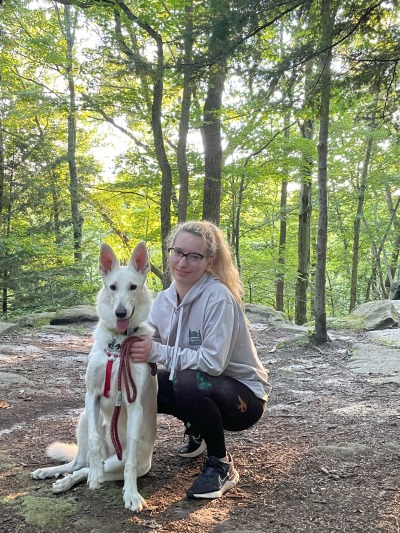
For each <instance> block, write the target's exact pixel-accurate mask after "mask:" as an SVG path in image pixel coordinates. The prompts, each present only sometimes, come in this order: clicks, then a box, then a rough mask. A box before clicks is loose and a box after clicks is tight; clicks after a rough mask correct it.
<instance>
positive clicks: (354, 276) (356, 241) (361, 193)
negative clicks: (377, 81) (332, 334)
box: [349, 89, 379, 311]
mask: <svg viewBox="0 0 400 533" xmlns="http://www.w3.org/2000/svg"><path fill="white" fill-rule="evenodd" d="M378 96H379V89H377V90H376V92H375V98H374V109H373V114H372V118H371V126H370V135H369V136H368V139H367V147H366V150H365V157H364V162H363V168H362V173H361V181H360V185H359V188H358V200H357V213H356V218H355V219H354V234H353V253H352V267H351V286H350V306H349V311H352V310H353V309H354V308H355V307H356V305H357V281H358V260H359V252H360V229H361V221H362V217H363V210H364V200H365V191H366V188H367V178H368V172H369V165H370V161H371V154H372V148H373V143H374V141H373V131H374V130H375V120H376V119H375V115H376V109H377V105H378Z"/></svg>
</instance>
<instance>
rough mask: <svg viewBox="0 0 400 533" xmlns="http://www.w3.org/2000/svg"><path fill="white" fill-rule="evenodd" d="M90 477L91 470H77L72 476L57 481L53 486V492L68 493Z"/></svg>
mask: <svg viewBox="0 0 400 533" xmlns="http://www.w3.org/2000/svg"><path fill="white" fill-rule="evenodd" d="M88 475H89V468H81V469H80V470H75V471H74V472H72V474H68V475H66V476H64V477H62V478H60V479H57V481H56V482H54V483H53V485H52V492H53V493H54V494H58V493H60V492H67V490H69V489H71V488H72V487H73V486H74V485H77V484H78V483H81V482H82V481H86V480H87V478H88Z"/></svg>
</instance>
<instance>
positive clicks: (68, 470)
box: [32, 411, 88, 479]
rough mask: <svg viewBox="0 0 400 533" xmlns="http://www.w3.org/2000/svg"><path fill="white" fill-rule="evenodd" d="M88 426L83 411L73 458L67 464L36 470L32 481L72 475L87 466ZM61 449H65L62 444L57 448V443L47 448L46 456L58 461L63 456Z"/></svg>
mask: <svg viewBox="0 0 400 533" xmlns="http://www.w3.org/2000/svg"><path fill="white" fill-rule="evenodd" d="M87 435H88V426H87V417H86V413H85V411H83V413H82V414H81V416H80V418H79V422H78V428H77V440H78V449H77V453H76V455H75V457H74V458H73V459H72V461H70V462H69V463H66V464H63V465H58V466H50V467H47V468H38V469H37V470H35V471H34V472H32V477H33V479H47V478H50V477H57V476H59V475H60V474H72V472H75V470H80V469H81V468H84V467H87V466H88V440H87ZM61 447H65V445H64V444H61V446H60V447H59V448H57V443H55V444H53V445H51V446H49V448H48V452H47V453H48V455H49V457H50V458H52V459H56V460H60V459H62V458H63V457H64V456H65V454H64V450H61Z"/></svg>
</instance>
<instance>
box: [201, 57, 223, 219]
mask: <svg viewBox="0 0 400 533" xmlns="http://www.w3.org/2000/svg"><path fill="white" fill-rule="evenodd" d="M226 72H227V62H226V60H221V61H220V62H218V63H216V64H215V65H213V66H212V67H211V71H210V75H209V79H208V90H207V98H206V101H205V103H204V119H203V127H202V139H203V147H204V194H203V219H205V220H210V221H212V222H214V223H215V224H217V225H218V224H219V221H220V209H221V189H222V183H221V179H222V138H221V119H220V112H221V106H222V93H223V90H224V85H225V78H226Z"/></svg>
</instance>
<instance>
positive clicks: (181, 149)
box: [177, 3, 193, 222]
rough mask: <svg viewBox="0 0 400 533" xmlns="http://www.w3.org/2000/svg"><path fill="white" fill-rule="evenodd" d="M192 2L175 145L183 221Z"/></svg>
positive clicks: (188, 12) (186, 191) (187, 10)
mask: <svg viewBox="0 0 400 533" xmlns="http://www.w3.org/2000/svg"><path fill="white" fill-rule="evenodd" d="M192 11H193V3H191V5H187V6H186V7H185V13H186V28H185V32H184V36H185V50H184V58H183V64H184V66H183V93H182V103H181V118H180V122H179V140H178V147H177V164H178V172H179V202H178V221H179V222H184V221H185V220H186V217H187V209H188V201H189V171H188V167H187V160H186V146H187V136H188V132H189V117H190V105H191V99H192V82H191V73H192V67H191V63H192V50H193V19H192Z"/></svg>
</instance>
